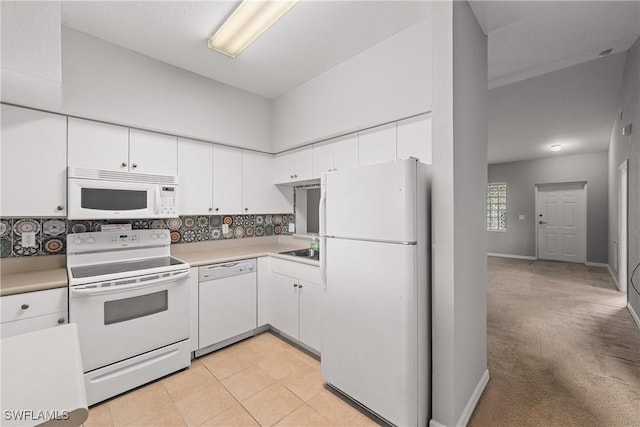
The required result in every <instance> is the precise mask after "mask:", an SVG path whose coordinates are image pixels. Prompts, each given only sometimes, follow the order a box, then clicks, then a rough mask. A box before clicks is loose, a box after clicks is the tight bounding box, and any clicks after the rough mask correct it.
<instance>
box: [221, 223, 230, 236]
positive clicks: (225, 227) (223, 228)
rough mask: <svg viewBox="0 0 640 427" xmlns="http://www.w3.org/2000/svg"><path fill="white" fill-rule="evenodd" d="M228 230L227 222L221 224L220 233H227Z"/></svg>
mask: <svg viewBox="0 0 640 427" xmlns="http://www.w3.org/2000/svg"><path fill="white" fill-rule="evenodd" d="M228 232H229V224H222V234H227V233H228Z"/></svg>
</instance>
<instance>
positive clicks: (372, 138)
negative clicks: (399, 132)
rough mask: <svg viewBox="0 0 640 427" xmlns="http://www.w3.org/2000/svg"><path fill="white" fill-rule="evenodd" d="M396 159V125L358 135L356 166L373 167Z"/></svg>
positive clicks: (379, 127) (381, 127)
mask: <svg viewBox="0 0 640 427" xmlns="http://www.w3.org/2000/svg"><path fill="white" fill-rule="evenodd" d="M395 159H396V124H395V123H391V124H388V125H383V126H378V127H376V128H373V129H369V130H366V131H362V132H359V133H358V164H359V165H360V166H367V165H375V164H378V163H385V162H389V161H392V160H395Z"/></svg>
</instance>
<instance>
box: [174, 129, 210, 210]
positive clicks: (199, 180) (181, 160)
mask: <svg viewBox="0 0 640 427" xmlns="http://www.w3.org/2000/svg"><path fill="white" fill-rule="evenodd" d="M178 184H179V185H178V191H179V196H178V203H179V209H178V212H179V213H180V215H211V214H212V213H213V144H210V143H208V142H202V141H194V140H192V139H183V138H180V139H179V141H178Z"/></svg>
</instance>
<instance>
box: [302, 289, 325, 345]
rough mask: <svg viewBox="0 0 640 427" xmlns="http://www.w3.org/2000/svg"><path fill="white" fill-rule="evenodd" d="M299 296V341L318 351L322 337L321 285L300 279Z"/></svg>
mask: <svg viewBox="0 0 640 427" xmlns="http://www.w3.org/2000/svg"><path fill="white" fill-rule="evenodd" d="M298 294H299V297H300V341H301V342H303V343H304V344H306V345H308V346H309V347H311V348H313V349H314V350H317V351H318V352H320V351H321V350H322V349H321V348H320V347H321V345H320V343H321V339H322V295H323V290H322V286H321V285H319V284H317V283H313V282H308V281H304V280H301V281H300V284H299V286H298Z"/></svg>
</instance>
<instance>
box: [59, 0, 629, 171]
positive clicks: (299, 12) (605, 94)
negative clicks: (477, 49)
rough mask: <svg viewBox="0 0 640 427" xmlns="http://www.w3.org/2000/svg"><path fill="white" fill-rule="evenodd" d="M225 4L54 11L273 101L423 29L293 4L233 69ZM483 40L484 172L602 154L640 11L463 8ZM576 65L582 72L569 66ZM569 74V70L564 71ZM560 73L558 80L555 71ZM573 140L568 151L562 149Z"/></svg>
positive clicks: (92, 4) (385, 5)
mask: <svg viewBox="0 0 640 427" xmlns="http://www.w3.org/2000/svg"><path fill="white" fill-rule="evenodd" d="M236 4H237V2H235V1H63V2H62V14H61V15H62V22H63V24H64V25H66V26H68V27H71V28H73V29H76V30H79V31H83V32H85V33H88V34H91V35H93V36H95V37H98V38H101V39H103V40H106V41H108V42H111V43H114V44H116V45H120V46H123V47H125V48H128V49H131V50H134V51H136V52H139V53H142V54H144V55H147V56H150V57H152V58H155V59H158V60H160V61H163V62H166V63H169V64H172V65H175V66H177V67H180V68H183V69H186V70H189V71H192V72H194V73H197V74H200V75H203V76H205V77H209V78H211V79H214V80H217V81H220V82H223V83H226V84H228V85H230V86H234V87H238V88H241V89H244V90H247V91H249V92H252V93H256V94H258V95H262V96H265V97H267V98H276V97H278V96H280V95H281V94H283V93H286V92H287V91H289V90H291V89H293V88H295V87H297V86H299V85H300V84H302V83H304V82H305V81H308V80H310V79H312V78H313V77H315V76H317V75H319V74H321V73H322V72H324V71H326V70H328V69H330V68H332V67H333V66H335V65H337V64H339V63H341V62H343V61H344V60H346V59H348V58H350V57H352V56H354V55H356V54H358V53H360V52H362V51H364V50H366V49H367V48H369V47H371V46H373V45H375V44H377V43H379V42H380V41H382V40H384V39H386V38H388V37H390V36H391V35H393V34H395V33H397V32H399V31H401V30H403V29H405V28H407V27H409V26H411V25H413V24H414V23H416V22H418V21H420V20H422V19H425V18H426V17H427V16H428V15H429V13H430V4H429V2H427V1H421V0H418V1H393V0H388V1H345V0H340V1H321V0H319V1H312V0H301V1H300V2H299V3H298V4H297V5H296V6H294V7H293V9H291V10H290V11H289V13H287V14H286V15H285V16H284V17H283V18H282V19H281V20H280V21H279V22H277V23H276V24H275V25H274V26H273V27H272V28H271V29H270V30H269V31H267V32H266V33H265V34H264V35H263V36H262V37H260V38H259V39H258V40H257V41H256V42H254V44H253V45H251V46H250V47H249V48H248V49H247V50H246V51H245V52H243V53H242V54H241V55H240V56H239V57H238V58H236V59H231V58H228V57H226V56H224V55H222V54H219V53H216V52H213V51H211V50H209V49H208V48H207V46H206V40H207V38H208V37H210V36H211V35H212V34H213V32H214V31H215V30H216V28H217V27H218V26H219V25H220V24H221V23H222V21H223V20H224V19H225V18H226V16H227V15H228V14H229V13H230V12H231V11H232V10H233V8H234V7H235V5H236ZM471 7H472V9H473V12H474V14H475V15H476V17H477V19H478V21H479V23H480V25H481V27H482V28H483V30H484V31H485V33H486V34H487V35H488V52H489V58H488V75H489V87H490V88H494V89H492V90H491V91H490V106H489V108H490V115H489V119H490V120H489V162H490V163H496V162H505V161H514V160H524V159H530V158H540V157H545V156H551V155H558V154H554V153H551V152H550V151H548V150H547V148H548V145H549V144H550V143H551V142H552V141H555V140H560V139H563V140H564V141H567V142H566V144H565V145H567V150H566V151H563V152H561V153H560V154H561V155H562V154H575V153H580V152H588V151H604V150H606V149H607V145H608V141H609V134H610V131H611V126H612V124H613V122H612V120H613V117H614V116H615V114H616V111H615V109H616V108H617V100H618V96H619V89H620V85H621V76H622V70H623V68H624V56H625V54H624V53H622V54H620V55H617V56H611V57H609V58H604V59H597V58H598V57H597V54H598V52H600V51H602V50H604V49H608V48H613V49H614V53H617V52H624V51H625V50H626V49H628V48H629V47H630V46H631V45H632V43H633V42H634V40H636V39H637V38H638V36H640V1H638V0H635V1H472V2H471ZM579 64H581V65H579ZM567 67H570V68H567ZM558 70H560V71H558ZM569 141H572V142H569Z"/></svg>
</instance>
